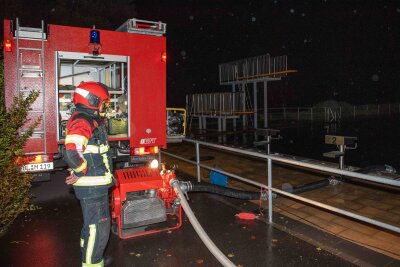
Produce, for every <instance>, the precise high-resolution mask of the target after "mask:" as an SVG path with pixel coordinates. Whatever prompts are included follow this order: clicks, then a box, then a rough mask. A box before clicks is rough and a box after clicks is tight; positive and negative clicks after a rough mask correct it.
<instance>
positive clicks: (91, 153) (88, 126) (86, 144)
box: [65, 111, 113, 186]
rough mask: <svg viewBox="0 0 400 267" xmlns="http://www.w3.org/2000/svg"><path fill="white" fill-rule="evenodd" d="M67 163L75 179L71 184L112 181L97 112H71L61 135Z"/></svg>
mask: <svg viewBox="0 0 400 267" xmlns="http://www.w3.org/2000/svg"><path fill="white" fill-rule="evenodd" d="M65 147H66V156H65V159H66V161H67V163H68V165H69V166H70V167H71V168H72V169H73V170H74V172H75V174H76V175H77V176H78V177H79V180H78V181H77V182H76V183H75V184H74V186H96V185H107V184H111V183H112V181H113V176H112V163H111V156H110V150H109V146H108V141H107V131H106V128H105V126H104V124H103V123H102V122H101V120H100V118H99V116H98V115H97V114H89V113H85V112H79V111H77V112H74V114H72V116H71V118H70V119H69V120H68V123H67V136H66V138H65Z"/></svg>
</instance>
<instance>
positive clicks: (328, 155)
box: [322, 151, 344, 159]
mask: <svg viewBox="0 0 400 267" xmlns="http://www.w3.org/2000/svg"><path fill="white" fill-rule="evenodd" d="M322 156H324V157H326V158H331V159H336V158H339V157H342V156H344V152H340V151H329V152H325V153H323V154H322Z"/></svg>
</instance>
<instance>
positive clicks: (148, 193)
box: [111, 167, 182, 238]
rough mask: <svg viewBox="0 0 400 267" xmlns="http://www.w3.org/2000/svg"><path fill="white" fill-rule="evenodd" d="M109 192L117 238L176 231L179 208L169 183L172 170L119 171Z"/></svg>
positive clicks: (173, 176) (173, 175) (177, 200)
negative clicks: (110, 193)
mask: <svg viewBox="0 0 400 267" xmlns="http://www.w3.org/2000/svg"><path fill="white" fill-rule="evenodd" d="M114 177H115V180H116V186H115V188H114V189H113V192H112V201H111V206H112V207H111V211H112V212H111V213H112V219H113V225H112V229H113V232H114V233H116V234H118V236H119V237H120V238H130V237H134V236H140V235H146V234H152V233H158V232H160V231H167V230H173V229H177V228H179V227H180V226H181V224H182V208H181V205H180V202H179V199H178V198H177V196H176V194H175V191H174V189H173V188H171V186H170V180H171V179H173V178H175V173H174V171H165V170H163V171H161V173H160V172H159V170H158V169H150V168H146V167H142V168H133V169H121V170H117V171H115V173H114Z"/></svg>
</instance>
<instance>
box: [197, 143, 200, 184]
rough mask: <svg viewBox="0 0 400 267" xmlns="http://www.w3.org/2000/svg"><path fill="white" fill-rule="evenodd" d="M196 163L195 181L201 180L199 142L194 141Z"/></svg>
mask: <svg viewBox="0 0 400 267" xmlns="http://www.w3.org/2000/svg"><path fill="white" fill-rule="evenodd" d="M196 163H197V182H199V183H200V182H201V177H200V144H199V143H197V142H196Z"/></svg>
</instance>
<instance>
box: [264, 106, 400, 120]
mask: <svg viewBox="0 0 400 267" xmlns="http://www.w3.org/2000/svg"><path fill="white" fill-rule="evenodd" d="M263 110H264V109H258V110H257V111H258V112H259V113H260V114H262V112H263ZM399 114H400V104H397V103H388V104H369V105H359V106H355V105H354V106H353V105H348V106H337V107H285V106H283V107H277V108H268V119H269V120H298V121H299V120H310V121H314V120H324V121H326V122H330V121H336V120H340V119H342V118H357V117H374V116H375V117H376V116H397V115H399Z"/></svg>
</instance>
